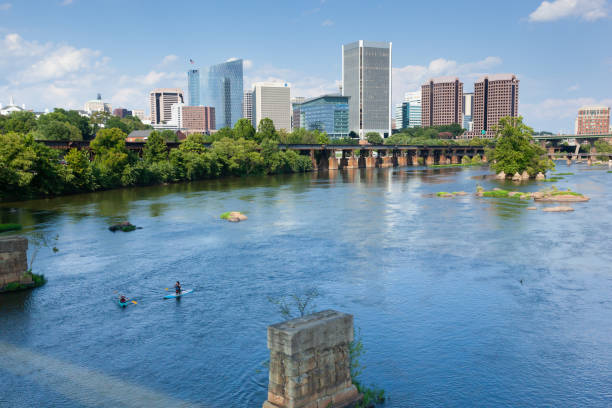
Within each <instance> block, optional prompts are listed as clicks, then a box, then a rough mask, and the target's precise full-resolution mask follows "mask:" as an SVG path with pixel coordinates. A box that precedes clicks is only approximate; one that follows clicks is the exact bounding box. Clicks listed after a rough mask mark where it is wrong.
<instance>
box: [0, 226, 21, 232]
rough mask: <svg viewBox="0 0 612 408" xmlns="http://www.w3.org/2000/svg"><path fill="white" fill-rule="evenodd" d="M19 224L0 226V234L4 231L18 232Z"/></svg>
mask: <svg viewBox="0 0 612 408" xmlns="http://www.w3.org/2000/svg"><path fill="white" fill-rule="evenodd" d="M20 229H21V224H0V232H5V231H19V230H20Z"/></svg>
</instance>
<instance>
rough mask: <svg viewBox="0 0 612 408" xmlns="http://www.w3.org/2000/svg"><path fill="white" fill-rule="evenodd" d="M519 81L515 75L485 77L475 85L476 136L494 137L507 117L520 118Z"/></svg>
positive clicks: (474, 117) (474, 130) (474, 115)
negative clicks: (500, 121)
mask: <svg viewBox="0 0 612 408" xmlns="http://www.w3.org/2000/svg"><path fill="white" fill-rule="evenodd" d="M518 91H519V80H518V79H517V78H516V75H513V74H495V75H485V76H483V77H481V78H480V79H478V81H476V83H475V84H474V114H473V119H474V129H473V132H474V134H475V135H486V136H490V137H492V136H493V129H494V127H495V126H497V124H498V123H499V120H500V119H501V118H503V117H505V116H512V117H517V116H518V97H519V92H518Z"/></svg>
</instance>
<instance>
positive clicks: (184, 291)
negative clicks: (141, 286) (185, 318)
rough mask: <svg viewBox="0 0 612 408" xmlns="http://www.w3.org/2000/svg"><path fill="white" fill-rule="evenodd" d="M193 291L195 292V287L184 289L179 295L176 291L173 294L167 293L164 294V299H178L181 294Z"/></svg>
mask: <svg viewBox="0 0 612 408" xmlns="http://www.w3.org/2000/svg"><path fill="white" fill-rule="evenodd" d="M191 292H193V289H189V290H183V291H181V293H179V294H178V295H177V294H176V293H173V294H172V295H166V296H164V299H176V298H180V297H181V296H184V295H187V294H189V293H191Z"/></svg>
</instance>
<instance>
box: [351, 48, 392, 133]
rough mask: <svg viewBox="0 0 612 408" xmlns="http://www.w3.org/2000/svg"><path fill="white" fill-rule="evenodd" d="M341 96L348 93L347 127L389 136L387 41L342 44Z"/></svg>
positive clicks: (389, 54)
mask: <svg viewBox="0 0 612 408" xmlns="http://www.w3.org/2000/svg"><path fill="white" fill-rule="evenodd" d="M342 95H344V96H350V98H351V99H350V103H349V127H350V130H351V131H353V132H355V133H357V134H358V135H359V138H361V139H363V138H365V135H366V134H367V133H368V132H378V133H380V135H381V136H383V137H387V136H390V135H391V43H390V42H389V43H387V42H372V41H363V40H359V41H357V42H354V43H350V44H346V45H343V46H342Z"/></svg>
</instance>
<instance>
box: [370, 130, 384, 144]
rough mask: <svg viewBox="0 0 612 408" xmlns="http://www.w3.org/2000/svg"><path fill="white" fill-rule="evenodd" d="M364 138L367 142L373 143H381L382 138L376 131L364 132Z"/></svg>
mask: <svg viewBox="0 0 612 408" xmlns="http://www.w3.org/2000/svg"><path fill="white" fill-rule="evenodd" d="M366 139H367V140H368V143H370V144H374V145H381V144H383V138H382V137H381V136H380V133H378V132H368V133H366Z"/></svg>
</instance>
